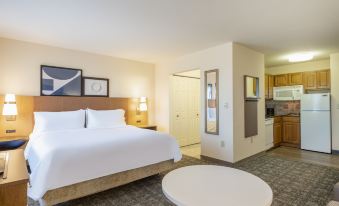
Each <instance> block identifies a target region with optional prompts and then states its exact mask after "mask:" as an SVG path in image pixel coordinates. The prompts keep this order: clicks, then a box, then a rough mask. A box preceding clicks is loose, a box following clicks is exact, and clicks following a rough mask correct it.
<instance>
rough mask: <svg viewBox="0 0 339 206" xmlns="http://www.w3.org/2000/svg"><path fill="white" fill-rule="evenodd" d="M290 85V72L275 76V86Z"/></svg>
mask: <svg viewBox="0 0 339 206" xmlns="http://www.w3.org/2000/svg"><path fill="white" fill-rule="evenodd" d="M287 85H288V74H279V75H275V76H274V86H275V87H281V86H287Z"/></svg>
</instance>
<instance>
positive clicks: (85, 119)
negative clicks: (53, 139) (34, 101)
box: [33, 109, 126, 133]
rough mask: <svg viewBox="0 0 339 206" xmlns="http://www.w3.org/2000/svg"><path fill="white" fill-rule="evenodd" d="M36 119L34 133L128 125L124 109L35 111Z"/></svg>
mask: <svg viewBox="0 0 339 206" xmlns="http://www.w3.org/2000/svg"><path fill="white" fill-rule="evenodd" d="M34 121H35V124H34V129H33V133H39V132H45V131H55V130H64V129H82V128H90V129H94V128H112V127H116V126H122V125H126V122H125V111H124V110H123V109H117V110H92V109H86V110H83V109H81V110H77V111H69V112H34Z"/></svg>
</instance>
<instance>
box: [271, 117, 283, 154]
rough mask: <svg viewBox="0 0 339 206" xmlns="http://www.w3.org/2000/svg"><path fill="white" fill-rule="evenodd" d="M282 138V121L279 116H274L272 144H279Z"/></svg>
mask: <svg viewBox="0 0 339 206" xmlns="http://www.w3.org/2000/svg"><path fill="white" fill-rule="evenodd" d="M281 140H282V123H281V117H274V124H273V144H274V146H275V147H276V146H279V145H280V143H281Z"/></svg>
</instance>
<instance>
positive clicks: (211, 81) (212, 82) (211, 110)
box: [205, 69, 219, 135]
mask: <svg viewBox="0 0 339 206" xmlns="http://www.w3.org/2000/svg"><path fill="white" fill-rule="evenodd" d="M218 79H219V71H218V70H217V69H215V70H209V71H205V132H206V133H208V134H216V135H217V134H219V98H218V96H219V94H218V89H219V88H218V87H219V85H218V84H219V83H218V81H219V80H218Z"/></svg>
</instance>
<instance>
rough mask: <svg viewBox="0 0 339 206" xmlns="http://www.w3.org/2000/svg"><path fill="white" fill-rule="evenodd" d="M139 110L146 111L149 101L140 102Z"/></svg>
mask: <svg viewBox="0 0 339 206" xmlns="http://www.w3.org/2000/svg"><path fill="white" fill-rule="evenodd" d="M139 111H140V112H145V111H147V103H146V102H141V103H140V104H139Z"/></svg>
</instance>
